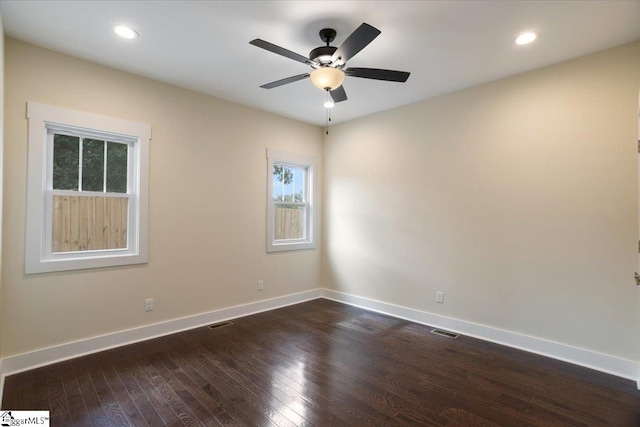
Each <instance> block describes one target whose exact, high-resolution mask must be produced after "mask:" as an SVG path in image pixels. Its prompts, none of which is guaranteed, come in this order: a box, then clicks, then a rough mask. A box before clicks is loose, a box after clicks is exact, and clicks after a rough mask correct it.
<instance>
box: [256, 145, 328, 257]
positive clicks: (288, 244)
mask: <svg viewBox="0 0 640 427" xmlns="http://www.w3.org/2000/svg"><path fill="white" fill-rule="evenodd" d="M275 163H285V164H288V165H291V166H299V167H305V168H308V174H307V197H308V202H307V203H308V208H307V212H306V221H305V235H306V236H305V238H303V239H291V240H280V241H276V240H275V236H274V234H275V233H274V228H275V205H276V204H277V203H274V201H273V166H274V164H275ZM316 168H317V167H316V158H315V157H312V156H305V155H301V154H294V153H289V152H286V151H280V150H273V149H267V252H280V251H292V250H300V249H315V248H316V235H317V233H316V225H317V220H316V186H317V184H316ZM282 203H283V204H288V205H291V204H300V205H306V204H307V203H297V202H282Z"/></svg>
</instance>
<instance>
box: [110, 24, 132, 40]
mask: <svg viewBox="0 0 640 427" xmlns="http://www.w3.org/2000/svg"><path fill="white" fill-rule="evenodd" d="M113 31H115V33H116V34H117V35H119V36H120V37H122V38H125V39H135V38H136V37H138V33H137V32H136V30H134V29H131V28H129V27H125V26H124V25H118V26H117V27H114V28H113Z"/></svg>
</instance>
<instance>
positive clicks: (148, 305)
mask: <svg viewBox="0 0 640 427" xmlns="http://www.w3.org/2000/svg"><path fill="white" fill-rule="evenodd" d="M144 311H153V298H147V299H146V300H144Z"/></svg>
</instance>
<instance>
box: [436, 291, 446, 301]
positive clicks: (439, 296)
mask: <svg viewBox="0 0 640 427" xmlns="http://www.w3.org/2000/svg"><path fill="white" fill-rule="evenodd" d="M436 302H437V303H438V304H444V292H441V291H438V292H436Z"/></svg>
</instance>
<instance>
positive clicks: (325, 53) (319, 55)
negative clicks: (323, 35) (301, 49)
mask: <svg viewBox="0 0 640 427" xmlns="http://www.w3.org/2000/svg"><path fill="white" fill-rule="evenodd" d="M336 50H338V48H337V47H335V46H320V47H317V48H315V49H313V50H312V51H311V52H309V59H311V60H312V61H315V62H317V63H319V64H321V65H327V64H330V63H331V57H332V56H333V53H334V52H335V51H336Z"/></svg>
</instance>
